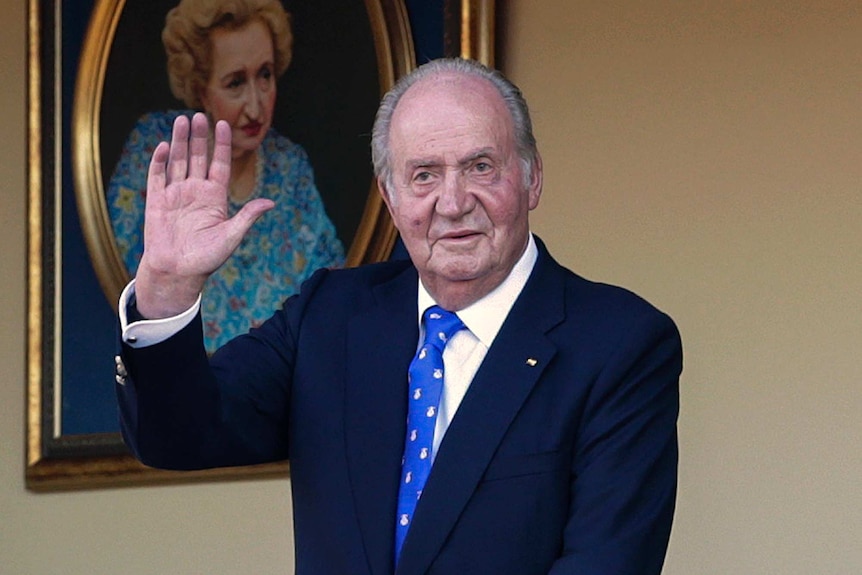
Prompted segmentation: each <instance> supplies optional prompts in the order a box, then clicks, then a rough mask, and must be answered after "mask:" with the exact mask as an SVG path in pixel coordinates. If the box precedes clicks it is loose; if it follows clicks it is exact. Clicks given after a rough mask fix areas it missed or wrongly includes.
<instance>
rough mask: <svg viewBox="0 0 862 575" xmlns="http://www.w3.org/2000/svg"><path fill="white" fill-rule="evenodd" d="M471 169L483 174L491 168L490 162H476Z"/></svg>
mask: <svg viewBox="0 0 862 575" xmlns="http://www.w3.org/2000/svg"><path fill="white" fill-rule="evenodd" d="M473 169H474V170H476V171H477V172H479V173H480V174H484V173H486V172H490V171H491V169H492V168H491V164H489V163H488V162H476V164H475V165H474V166H473Z"/></svg>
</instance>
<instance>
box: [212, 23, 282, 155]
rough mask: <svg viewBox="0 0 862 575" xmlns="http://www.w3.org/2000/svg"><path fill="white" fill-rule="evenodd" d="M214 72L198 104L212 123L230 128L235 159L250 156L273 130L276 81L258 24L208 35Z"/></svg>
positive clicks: (268, 43) (268, 44) (265, 32)
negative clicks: (223, 124)
mask: <svg viewBox="0 0 862 575" xmlns="http://www.w3.org/2000/svg"><path fill="white" fill-rule="evenodd" d="M210 42H211V45H212V72H211V73H210V78H209V81H208V82H207V84H206V86H205V88H204V93H203V94H202V97H201V100H202V102H203V106H204V111H206V112H207V114H209V116H210V118H211V121H212V122H213V123H215V122H216V121H218V120H225V121H227V123H228V124H230V126H231V132H232V133H231V136H232V145H233V155H234V157H237V156H242V155H245V154H248V153H253V152H255V151H256V150H257V148H258V146H260V143H261V142H262V141H263V138H264V136H266V133H267V131H268V130H269V128H270V126H271V125H272V114H273V109H274V108H275V95H276V77H275V58H274V54H273V46H272V35H271V34H270V31H269V28H268V27H267V26H266V24H264V23H263V22H262V21H260V20H253V21H251V22H249V23H248V24H246V25H245V26H243V27H241V28H237V29H235V30H229V29H226V28H216V29H215V30H213V31H212V32H211V33H210Z"/></svg>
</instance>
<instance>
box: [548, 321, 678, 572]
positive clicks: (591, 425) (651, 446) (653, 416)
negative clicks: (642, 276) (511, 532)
mask: <svg viewBox="0 0 862 575" xmlns="http://www.w3.org/2000/svg"><path fill="white" fill-rule="evenodd" d="M611 349H612V351H610V352H609V354H608V355H607V360H606V361H605V362H604V365H603V367H602V369H601V370H600V372H599V373H598V375H597V378H596V380H595V382H594V385H593V386H592V389H591V392H590V394H589V397H588V399H587V404H586V406H585V408H584V416H583V418H582V424H581V427H580V429H579V433H578V439H577V442H576V446H575V454H574V458H573V463H572V465H573V469H572V480H571V492H570V495H571V499H570V502H571V503H570V510H569V519H568V522H567V524H566V527H565V532H564V537H563V554H562V556H561V557H560V558H559V559H558V560H557V561H556V562H555V564H554V566H553V568H552V569H551V571H550V573H551V574H552V575H567V574H573V575H574V574H578V575H658V574H659V573H660V572H661V569H662V564H663V561H664V557H665V552H666V549H667V544H668V539H669V536H670V530H671V522H672V519H673V513H674V505H675V498H676V489H677V461H678V447H677V428H676V422H677V416H678V412H679V376H680V373H681V371H682V345H681V341H680V337H679V333H678V331H677V329H676V326H675V325H674V324H673V322H672V321H671V320H670V318H669V317H667V316H666V315H664V314H660V313H656V312H655V310H650V313H648V314H644V315H643V316H642V317H641V318H640V319H639V321H637V322H635V325H634V326H633V327H632V328H631V329H627V330H625V333H624V334H623V335H622V336H621V337H620V339H619V341H618V343H617V344H616V345H613V346H611Z"/></svg>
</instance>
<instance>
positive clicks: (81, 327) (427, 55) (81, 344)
mask: <svg viewBox="0 0 862 575" xmlns="http://www.w3.org/2000/svg"><path fill="white" fill-rule="evenodd" d="M158 4H159V6H161V5H162V4H163V2H161V1H160V2H159V3H158ZM173 4H174V2H169V3H168V5H173ZM334 4H335V5H336V6H337V8H336V9H333V8H332V7H331V5H330V4H329V3H327V2H320V1H319V0H313V1H312V0H306V1H300V0H293V1H291V2H285V5H286V6H287V7H288V10H289V11H291V12H292V13H293V15H294V16H293V17H294V29H295V34H296V38H295V42H296V44H295V56H294V63H293V64H292V65H291V67H290V68H289V69H288V71H287V73H285V76H284V77H283V81H282V84H283V85H284V86H282V85H281V84H280V85H279V95H278V104H279V107H280V108H281V107H282V106H283V107H284V110H285V116H284V117H283V118H282V117H279V120H278V122H279V124H278V125H277V128H278V129H279V130H280V131H281V132H282V133H283V134H286V135H288V136H289V137H290V138H292V139H294V140H295V141H297V142H299V143H301V144H302V145H303V146H304V147H305V148H306V150H307V151H308V152H309V156H310V157H311V158H312V165H313V166H314V168H315V172H316V178H317V183H318V187H319V189H320V190H321V195H323V194H324V188H329V189H330V190H331V189H335V190H338V186H334V187H333V185H331V184H329V183H328V179H327V178H328V176H327V174H329V175H331V176H333V177H335V176H336V175H337V174H338V172H339V171H340V170H342V169H343V166H341V165H340V164H336V165H335V169H334V170H333V169H330V170H327V169H325V168H324V167H323V166H325V165H326V163H325V160H323V159H320V160H318V159H317V158H324V157H326V156H329V157H331V158H332V157H334V158H336V160H337V159H338V157H337V156H333V154H332V151H331V149H330V146H334V145H335V144H334V143H333V142H334V140H336V139H337V140H351V139H352V140H354V141H353V142H350V141H348V142H347V145H350V144H351V143H352V144H355V145H356V146H359V147H362V148H363V151H362V153H363V154H365V156H364V157H365V158H366V159H367V158H370V155H369V152H368V145H369V142H370V135H369V133H368V131H367V130H368V129H370V124H368V128H366V131H362V130H360V129H358V128H355V127H354V128H346V127H345V126H342V125H339V124H338V123H337V122H329V123H327V122H324V121H323V120H321V123H319V124H314V123H306V124H305V125H303V123H302V122H301V121H300V120H301V118H298V117H296V114H298V113H299V110H302V109H303V108H302V107H301V106H300V102H301V101H302V100H303V99H304V100H305V104H304V105H308V104H309V103H310V105H311V109H315V108H319V111H321V112H322V111H323V110H327V109H329V108H327V107H325V104H327V103H331V102H332V100H333V98H336V97H337V96H343V93H342V94H338V93H337V92H338V91H339V90H348V89H349V88H348V87H345V86H350V85H353V83H357V82H358V83H360V84H361V83H362V82H363V80H362V79H360V78H357V77H356V74H359V73H360V70H361V69H360V67H359V66H360V65H362V66H364V67H365V68H364V69H365V70H367V69H368V68H367V67H368V66H369V63H368V61H367V60H363V59H364V58H367V57H368V55H367V54H366V55H365V56H361V55H358V54H353V53H342V52H338V53H331V54H329V57H331V58H333V59H335V60H338V62H337V63H338V64H339V66H335V65H333V67H332V68H328V67H327V65H325V64H322V65H319V66H318V65H315V64H313V63H308V64H302V63H301V62H302V59H301V58H299V57H298V56H297V54H299V53H300V52H301V51H303V50H306V49H308V47H307V44H306V43H313V42H314V41H315V40H316V39H318V38H323V39H325V40H332V39H333V38H337V37H339V36H342V35H347V36H351V37H352V38H353V41H357V39H359V38H360V37H361V36H362V35H363V34H364V33H366V32H363V28H364V27H361V26H358V25H356V22H358V21H362V22H366V21H367V14H366V12H365V8H364V2H362V1H361V0H356V1H348V0H340V1H337V2H334ZM443 4H444V0H430V1H423V0H408V1H407V2H406V5H407V9H408V13H409V15H410V20H411V29H412V33H413V40H414V44H415V47H416V60H417V62H419V63H422V62H426V61H428V60H430V59H433V58H436V57H440V56H442V54H443ZM155 5H156V3H155V2H145V1H142V0H130V1H129V2H127V3H126V10H131V9H133V8H141V9H143V11H144V12H147V13H148V14H150V15H151V14H153V13H154V12H157V10H156V8H155V7H154V6H155ZM62 6H63V14H62V31H63V33H62V46H60V47H59V49H60V50H61V55H62V86H61V87H62V96H61V99H62V119H63V121H62V141H63V145H62V170H61V173H60V174H59V175H60V177H61V178H62V179H61V182H62V205H61V209H62V235H61V237H62V250H63V254H62V259H61V267H62V270H61V273H62V284H61V285H62V296H61V299H62V301H61V310H62V314H61V318H60V320H61V325H60V333H61V338H60V346H61V359H60V361H61V366H60V369H59V373H60V378H61V382H62V391H61V392H60V394H61V397H62V401H61V422H62V423H61V433H62V434H63V435H76V434H84V433H113V432H117V431H119V425H118V420H117V408H116V401H115V398H114V390H113V381H114V372H113V359H112V358H113V355H114V352H115V348H116V313H115V309H114V302H108V301H107V300H106V298H105V296H104V294H103V292H102V290H101V287H100V286H99V283H98V280H97V279H96V275H95V271H94V270H93V266H92V263H91V261H90V257H89V254H88V252H87V250H86V247H85V245H84V239H83V234H82V231H81V224H80V220H79V217H78V211H77V208H76V206H75V194H74V189H73V187H72V181H73V180H72V173H71V157H70V142H71V139H70V119H71V105H72V100H73V94H74V82H75V75H76V70H77V68H78V62H79V58H80V52H81V46H82V42H83V38H84V34H85V31H86V27H87V24H88V21H89V16H90V13H91V12H92V8H93V2H92V1H91V0H78V1H77V2H75V3H70V2H65V3H63V5H62ZM324 6H325V7H328V10H327V11H325V12H324V13H322V16H325V18H323V17H322V16H321V15H320V14H321V13H320V12H319V10H320V9H321V7H324ZM359 8H361V12H357V10H358V9H359ZM166 10H167V8H164V9H159V10H158V13H160V14H162V16H161V17H160V18H161V19H163V15H164V13H165V12H166ZM315 10H318V12H317V14H318V16H317V18H318V19H317V20H316V21H317V24H316V25H312V24H308V25H307V26H306V30H307V31H308V33H309V35H310V36H309V37H308V38H305V39H303V35H302V34H301V33H300V26H301V22H302V21H303V20H305V19H306V18H309V19H312V18H314V16H312V13H314V12H315ZM336 13H337V14H338V15H339V16H341V17H342V18H341V19H337V18H336V19H333V18H334V16H335V15H336ZM357 14H358V15H357ZM347 15H352V18H354V19H353V20H351V19H349V18H347V17H346V16H347ZM150 17H151V16H150ZM360 17H361V18H362V20H358V18H360ZM336 21H338V22H339V25H337V26H335V25H333V24H332V23H334V22H336ZM324 22H325V23H324ZM139 30H140V31H144V30H145V28H144V27H142V26H141V27H139V26H132V27H131V30H129V31H126V32H124V33H127V34H129V38H130V42H129V43H130V44H132V45H137V43H138V42H140V43H141V44H140V46H141V48H140V49H141V51H142V53H145V54H148V55H151V54H156V55H157V56H156V57H154V58H152V61H153V63H156V64H159V65H161V69H162V72H161V75H160V76H158V77H156V76H151V77H150V76H148V75H147V74H144V73H142V70H141V69H139V68H138V67H137V65H128V64H125V65H122V66H120V69H124V70H125V71H126V72H127V73H128V76H131V77H133V78H135V79H136V80H142V81H143V82H144V84H147V83H152V84H153V89H154V90H155V89H156V88H155V86H156V84H157V83H159V85H160V86H161V88H158V90H159V93H161V94H164V95H165V96H162V97H164V98H166V99H165V100H164V101H165V102H167V103H166V104H165V108H168V107H174V106H176V105H177V103H176V100H173V98H172V96H171V95H170V90H169V89H168V87H167V78H166V75H165V73H164V52H163V49H162V47H161V44H160V38H159V36H158V34H156V38H155V40H154V42H155V48H153V47H152V45H150V46H148V47H146V48H144V47H143V44H144V43H145V42H150V43H152V42H153V39H152V38H151V37H150V35H149V34H147V37H146V38H144V37H138V36H139V34H138V31H139ZM158 30H159V31H160V30H161V26H160V25H159V26H158ZM159 33H160V32H159ZM367 33H368V34H370V31H367ZM316 35H320V36H316ZM140 36H143V34H140ZM311 36H316V37H315V38H312V37H311ZM304 45H305V46H306V47H303V46H304ZM144 50H145V51H144ZM371 56H372V57H373V52H372V54H371ZM324 61H325V60H324ZM363 61H364V64H363V63H362V62H363ZM317 62H318V64H320V62H321V60H317ZM351 63H353V64H356V67H355V68H352V70H354V71H353V72H351V71H350V69H351V66H350V65H351ZM345 65H346V66H347V68H348V69H349V70H348V71H347V72H344V73H343V74H344V76H343V77H342V78H340V79H338V80H337V82H336V83H332V82H335V80H333V79H330V80H329V83H327V84H325V85H324V87H323V88H322V90H323V92H322V93H321V92H318V91H315V90H311V88H310V87H309V86H307V84H308V82H305V81H303V78H304V76H303V75H304V74H310V73H312V72H314V73H319V72H320V71H321V69H323V70H328V73H329V74H333V75H335V74H339V73H340V72H335V70H338V69H341V68H343V67H344V66H345ZM370 65H372V66H374V67H375V69H376V61H372V62H371V64H370ZM128 76H127V77H128ZM107 80H108V78H106V86H105V92H106V101H107V91H108V88H109V87H108V85H107ZM111 81H114V80H113V79H112V80H111ZM117 82H118V83H119V84H118V86H119V87H112V88H111V89H112V90H117V89H118V90H119V92H118V95H117V96H113V97H119V98H121V99H123V100H124V101H127V102H128V104H129V106H139V108H136V109H140V111H141V113H143V112H144V111H148V110H152V109H159V108H153V107H152V100H149V99H147V100H144V101H138V100H139V98H138V96H139V93H138V89H137V88H133V87H132V85H129V84H123V83H122V82H121V81H120V80H119V79H118V80H117ZM292 86H294V87H295V89H296V90H299V91H300V92H302V90H303V89H308V90H310V91H308V92H306V93H305V94H304V95H293V96H292V92H291V90H292V89H293V88H292ZM374 89H375V93H374V96H373V102H372V105H373V106H374V107H375V108H376V104H377V101H378V98H379V94H378V93H377V92H376V90H377V87H376V86H375V88H374ZM347 93H350V92H347ZM363 93H364V91H363ZM366 99H367V96H364V97H363V98H355V99H354V100H355V101H356V105H358V106H367V105H368V102H367V101H366ZM342 100H343V98H342ZM339 101H341V100H339ZM171 102H173V103H171ZM294 104H295V106H294ZM104 108H105V106H103V109H104ZM291 114H294V115H293V116H292V115H291ZM128 115H129V116H130V117H131V116H134V112H133V113H131V114H128ZM135 119H137V118H136V117H132V118H131V120H129V121H130V122H132V123H131V124H130V123H126V124H125V125H120V124H119V123H118V122H119V120H117V119H115V118H109V117H106V116H105V115H104V114H103V116H102V125H103V128H104V127H107V126H111V127H112V128H115V130H113V133H114V136H113V137H114V140H113V141H112V142H111V143H110V144H108V142H106V140H105V137H106V135H107V134H106V132H105V130H104V129H103V134H102V135H101V137H102V154H103V157H102V165H103V170H105V171H107V172H108V173H107V174H104V175H103V177H104V181H105V183H106V184H107V181H108V178H109V177H110V171H111V170H113V165H114V164H115V163H116V159H117V158H118V157H119V153H120V150H121V147H122V143H123V141H124V139H125V137H126V134H127V133H128V132H129V130H131V127H132V125H133V122H134V121H135ZM281 122H284V124H285V127H284V128H282V127H281V126H282V124H281ZM350 130H353V131H350ZM345 134H348V135H349V136H352V138H345V137H344V136H345ZM109 150H113V157H112V158H111V157H110V154H109ZM321 162H322V163H321ZM369 165H370V159H368V160H367V163H366V165H365V167H364V169H365V170H366V172H365V173H366V174H367V175H366V176H365V177H363V178H362V181H361V182H359V184H361V186H360V185H359V184H357V188H356V189H360V187H361V193H360V194H359V195H361V201H362V203H364V201H365V196H366V194H367V192H368V186H369V185H370V174H371V172H370V167H369ZM356 169H357V170H358V168H356ZM327 194H329V192H327ZM327 200H328V198H327V197H324V201H325V202H326V205H327V211H329V212H330V217H332V219H333V221H334V222H335V223H336V226H340V227H339V234H348V235H350V236H352V232H350V231H349V230H350V225H352V226H353V229H355V226H356V225H357V223H358V218H359V215H350V214H347V215H341V216H337V215H336V213H334V208H331V207H330V206H331V205H332V202H329V201H327ZM342 201H343V198H340V199H339V200H338V202H342ZM359 205H360V208H359V209H360V211H359V212H358V213H359V214H361V204H359ZM350 218H356V219H355V221H354V223H353V224H350V223H344V222H347V220H348V219H350ZM336 220H338V221H336ZM339 221H340V222H342V223H341V224H339V223H338V222H339ZM345 226H347V227H345ZM345 230H347V231H345ZM349 241H350V240H349V239H348V240H346V241H345V247H347V246H348V245H349ZM396 252H398V250H396ZM400 253H402V255H403V252H400ZM46 271H47V270H46Z"/></svg>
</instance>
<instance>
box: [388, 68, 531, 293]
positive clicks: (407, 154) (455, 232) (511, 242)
mask: <svg viewBox="0 0 862 575" xmlns="http://www.w3.org/2000/svg"><path fill="white" fill-rule="evenodd" d="M390 159H391V170H392V187H391V189H389V190H387V191H386V192H384V194H383V195H384V200H385V201H386V203H387V206H388V207H389V211H390V213H391V215H392V219H393V220H394V223H395V227H396V228H398V231H399V232H400V234H401V239H402V240H403V241H404V245H405V247H406V248H407V251H408V252H409V254H410V258H411V259H412V260H413V263H414V264H415V265H416V267H417V269H418V270H419V275H420V277H421V278H422V282H423V284H424V285H425V287H426V288H427V289H428V291H429V292H430V293H431V295H432V296H434V298H435V299H436V300H437V301H438V303H440V304H441V305H443V306H444V307H447V308H448V309H452V310H458V309H462V308H464V307H466V306H468V305H470V304H471V303H473V302H474V301H476V300H478V299H479V298H481V297H483V296H484V295H486V294H487V293H489V292H490V291H492V290H493V289H494V288H495V287H497V286H498V285H499V284H500V283H501V282H502V281H503V280H504V279H505V278H506V276H508V274H509V272H510V271H511V270H512V267H513V266H514V265H515V263H516V262H517V261H518V259H519V258H520V256H521V254H523V252H524V249H525V248H526V245H527V240H528V234H529V224H528V217H527V214H528V212H529V211H530V210H532V209H533V208H535V207H536V205H538V202H539V196H540V194H541V189H542V185H541V184H542V166H541V161H540V160H539V159H538V158H537V160H536V163H535V165H534V166H533V170H532V176H531V178H530V181H525V173H524V168H525V166H524V165H523V163H522V161H521V159H520V157H519V156H518V154H517V150H516V146H515V140H514V132H513V126H512V119H511V116H510V114H509V112H508V110H507V109H506V107H505V104H504V103H503V100H502V98H501V97H500V95H499V93H498V92H497V90H496V89H495V88H494V87H493V86H492V85H491V84H490V83H489V82H488V81H486V80H483V79H480V78H474V77H470V76H462V75H455V74H445V75H439V76H434V77H430V78H426V79H424V80H421V81H420V82H419V83H417V84H415V85H413V86H412V87H411V88H410V89H409V90H408V91H407V93H405V94H404V96H402V98H401V100H400V102H399V103H398V105H397V107H396V109H395V113H394V114H393V117H392V123H391V128H390ZM379 184H380V188H381V189H383V188H384V184H385V182H379Z"/></svg>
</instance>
